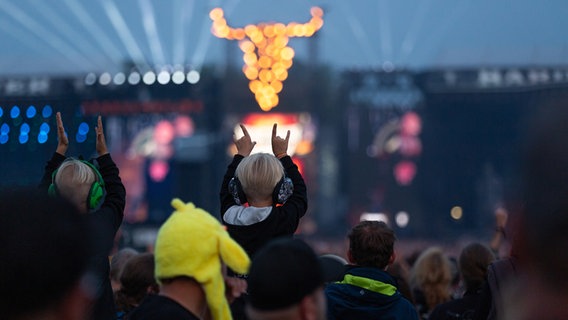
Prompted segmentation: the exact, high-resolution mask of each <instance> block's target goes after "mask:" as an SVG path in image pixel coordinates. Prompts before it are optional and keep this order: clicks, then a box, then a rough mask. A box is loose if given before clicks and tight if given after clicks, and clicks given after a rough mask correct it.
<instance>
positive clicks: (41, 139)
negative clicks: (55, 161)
mask: <svg viewBox="0 0 568 320" xmlns="http://www.w3.org/2000/svg"><path fill="white" fill-rule="evenodd" d="M46 141H47V133H46V132H44V131H41V132H40V133H39V134H38V135H37V142H39V143H40V144H43V143H45V142H46Z"/></svg>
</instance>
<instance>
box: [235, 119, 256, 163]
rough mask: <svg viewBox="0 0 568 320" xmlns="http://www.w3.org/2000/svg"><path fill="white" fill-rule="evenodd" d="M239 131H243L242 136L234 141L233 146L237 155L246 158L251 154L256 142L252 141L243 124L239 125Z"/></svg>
mask: <svg viewBox="0 0 568 320" xmlns="http://www.w3.org/2000/svg"><path fill="white" fill-rule="evenodd" d="M240 126H241V130H243V136H242V137H241V138H240V139H234V138H233V141H234V142H235V146H236V147H237V154H240V155H241V156H243V157H248V156H249V155H250V153H251V152H252V149H253V148H254V146H255V145H256V141H252V140H251V138H250V135H249V133H248V131H247V128H245V126H244V125H243V124H240Z"/></svg>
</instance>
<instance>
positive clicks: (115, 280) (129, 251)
mask: <svg viewBox="0 0 568 320" xmlns="http://www.w3.org/2000/svg"><path fill="white" fill-rule="evenodd" d="M137 254H138V251H136V250H135V249H133V248H122V249H120V250H118V251H117V252H116V253H115V254H114V255H113V256H112V259H111V260H110V284H111V286H112V291H118V290H119V289H120V274H121V273H122V270H123V268H124V265H125V264H126V262H127V261H128V260H129V259H130V258H132V257H134V256H135V255H137Z"/></svg>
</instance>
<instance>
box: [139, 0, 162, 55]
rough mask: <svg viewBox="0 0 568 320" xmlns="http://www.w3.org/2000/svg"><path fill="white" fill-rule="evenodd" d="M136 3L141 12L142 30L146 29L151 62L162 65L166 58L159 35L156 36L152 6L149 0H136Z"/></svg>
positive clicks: (156, 29) (156, 30)
mask: <svg viewBox="0 0 568 320" xmlns="http://www.w3.org/2000/svg"><path fill="white" fill-rule="evenodd" d="M138 4H139V6H140V11H141V14H142V22H143V25H144V31H146V38H147V39H148V44H149V46H150V52H151V53H152V58H153V60H154V61H153V64H154V65H164V64H165V63H166V59H165V56H164V51H163V50H162V44H161V43H160V37H159V36H158V28H157V27H156V19H155V16H154V8H153V7H152V4H151V3H150V0H138Z"/></svg>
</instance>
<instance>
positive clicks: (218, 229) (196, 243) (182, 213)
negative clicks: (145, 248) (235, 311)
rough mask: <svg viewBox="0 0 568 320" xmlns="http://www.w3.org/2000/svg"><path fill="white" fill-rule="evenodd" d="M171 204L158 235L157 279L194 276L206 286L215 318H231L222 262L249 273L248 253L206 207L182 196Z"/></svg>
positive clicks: (207, 296) (156, 248) (236, 270)
mask: <svg viewBox="0 0 568 320" xmlns="http://www.w3.org/2000/svg"><path fill="white" fill-rule="evenodd" d="M171 204H172V206H173V207H174V209H175V211H174V212H173V213H172V215H171V216H170V217H169V218H168V220H166V222H165V223H164V224H163V225H162V226H161V227H160V230H159V231H158V236H157V238H156V247H155V252H154V254H155V260H156V267H155V276H156V279H157V280H158V281H160V279H168V278H174V277H177V276H187V277H191V278H194V279H195V280H196V281H197V282H199V283H200V284H201V285H202V286H203V289H204V291H205V295H206V299H207V304H208V306H209V310H210V311H211V315H212V317H213V319H216V320H226V319H232V316H231V311H230V309H229V304H228V303H227V300H226V298H225V282H224V279H223V273H222V269H221V268H222V264H221V263H222V262H224V263H225V264H226V265H227V266H228V267H229V268H231V269H232V270H234V271H235V272H237V273H241V274H246V273H247V272H248V268H249V266H250V259H249V257H248V255H247V254H246V252H245V251H244V250H243V248H241V246H239V244H237V243H236V242H235V241H234V240H233V239H232V238H231V237H230V236H229V234H228V233H227V231H226V230H225V228H224V227H223V226H222V225H221V224H220V223H219V221H218V220H217V219H215V218H214V217H213V216H211V215H210V214H209V213H208V212H206V211H205V210H203V209H200V208H196V207H195V205H194V204H193V203H191V202H189V203H187V204H185V203H183V202H182V201H181V200H180V199H173V200H172V203H171Z"/></svg>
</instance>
